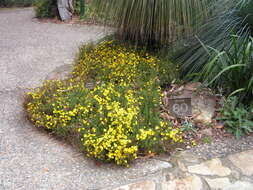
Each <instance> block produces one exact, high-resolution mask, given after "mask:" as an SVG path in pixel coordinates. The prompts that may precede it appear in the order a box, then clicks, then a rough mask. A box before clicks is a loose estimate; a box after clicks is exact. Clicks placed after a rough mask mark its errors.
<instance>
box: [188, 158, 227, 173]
mask: <svg viewBox="0 0 253 190" xmlns="http://www.w3.org/2000/svg"><path fill="white" fill-rule="evenodd" d="M188 171H189V172H190V173H195V174H200V175H218V176H228V175H230V174H231V170H230V169H229V168H227V167H224V166H223V165H222V163H221V161H220V159H218V158H216V159H212V160H209V161H206V162H203V163H201V164H198V165H193V166H189V167H188Z"/></svg>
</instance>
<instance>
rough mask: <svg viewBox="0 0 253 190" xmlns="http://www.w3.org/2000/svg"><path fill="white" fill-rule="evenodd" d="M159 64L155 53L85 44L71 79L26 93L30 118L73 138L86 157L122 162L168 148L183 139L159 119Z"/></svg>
mask: <svg viewBox="0 0 253 190" xmlns="http://www.w3.org/2000/svg"><path fill="white" fill-rule="evenodd" d="M158 64H159V60H158V59H157V58H156V57H154V56H151V55H149V54H147V53H145V52H143V51H140V52H138V51H136V50H135V49H132V48H126V47H124V46H123V45H121V44H119V43H116V42H113V41H108V42H102V43H100V44H98V45H97V46H94V45H90V46H86V47H84V48H81V51H80V54H79V59H78V61H77V64H76V65H75V66H74V71H73V73H72V77H71V78H69V79H67V80H64V81H49V82H46V83H44V85H43V86H42V87H40V88H37V89H35V90H34V91H33V92H30V93H29V94H28V100H27V103H26V109H27V112H28V115H29V118H30V119H31V121H32V122H34V124H35V126H37V127H43V128H46V129H48V130H51V131H54V132H55V133H57V134H59V135H61V136H73V137H74V138H75V139H77V141H78V142H79V144H80V146H81V148H82V149H83V150H85V151H86V153H87V155H88V156H91V157H94V158H96V159H100V160H104V161H113V162H115V163H116V164H118V165H128V164H129V162H130V161H131V160H133V159H135V158H136V157H137V156H138V154H148V153H159V152H160V151H164V144H165V143H166V144H167V143H168V144H173V143H175V142H180V141H182V137H181V133H180V131H179V129H176V128H173V127H172V125H171V123H170V122H165V121H163V120H162V119H161V118H160V114H159V108H160V103H161V98H162V93H161V89H160V87H159V85H158V75H159V73H158V72H157V71H158V70H157V68H158V67H157V65H158ZM90 82H91V83H92V85H88V84H89V83H90ZM88 87H89V88H90V89H89V88H88Z"/></svg>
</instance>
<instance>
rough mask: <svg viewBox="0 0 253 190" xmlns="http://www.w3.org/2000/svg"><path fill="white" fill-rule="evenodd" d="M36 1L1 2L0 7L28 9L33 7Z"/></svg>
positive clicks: (15, 0) (0, 0) (10, 0)
mask: <svg viewBox="0 0 253 190" xmlns="http://www.w3.org/2000/svg"><path fill="white" fill-rule="evenodd" d="M35 1H36V0H0V7H13V6H18V7H28V6H31V5H32V4H33V3H34V2H35Z"/></svg>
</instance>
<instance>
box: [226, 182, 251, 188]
mask: <svg viewBox="0 0 253 190" xmlns="http://www.w3.org/2000/svg"><path fill="white" fill-rule="evenodd" d="M222 190H253V183H249V182H242V181H237V182H235V183H234V184H232V185H229V186H227V187H225V188H223V189H222Z"/></svg>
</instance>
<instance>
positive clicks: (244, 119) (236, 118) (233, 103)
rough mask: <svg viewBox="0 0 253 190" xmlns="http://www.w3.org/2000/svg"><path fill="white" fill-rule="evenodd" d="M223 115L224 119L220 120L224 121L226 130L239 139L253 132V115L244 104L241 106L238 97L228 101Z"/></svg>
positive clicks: (223, 109) (222, 111) (222, 112)
mask: <svg viewBox="0 0 253 190" xmlns="http://www.w3.org/2000/svg"><path fill="white" fill-rule="evenodd" d="M221 114H222V117H221V118H219V120H221V121H224V123H225V127H226V129H227V130H228V131H229V132H230V133H232V134H234V135H235V136H236V138H237V139H239V138H240V137H241V136H242V135H244V134H248V133H250V132H252V129H253V122H252V121H253V113H252V112H250V111H249V110H248V109H247V108H245V106H243V105H242V104H239V102H238V98H237V97H230V98H228V99H227V101H226V102H225V105H224V107H223V108H222V110H221Z"/></svg>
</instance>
